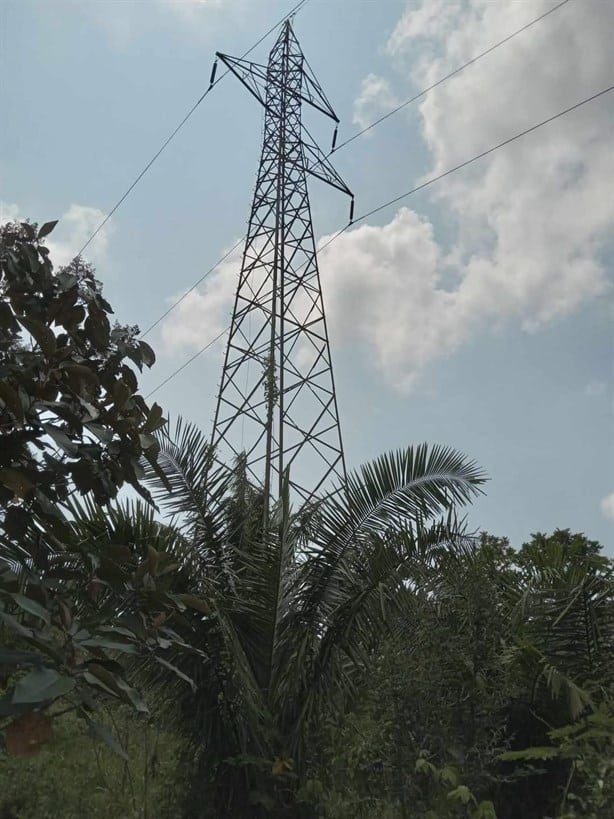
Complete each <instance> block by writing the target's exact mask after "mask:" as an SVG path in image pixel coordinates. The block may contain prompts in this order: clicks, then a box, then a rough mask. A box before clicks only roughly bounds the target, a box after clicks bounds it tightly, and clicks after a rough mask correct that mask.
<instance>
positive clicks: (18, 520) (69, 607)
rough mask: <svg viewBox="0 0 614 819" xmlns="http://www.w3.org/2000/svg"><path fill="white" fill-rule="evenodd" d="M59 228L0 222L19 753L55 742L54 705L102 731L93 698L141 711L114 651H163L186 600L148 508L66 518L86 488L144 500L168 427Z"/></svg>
mask: <svg viewBox="0 0 614 819" xmlns="http://www.w3.org/2000/svg"><path fill="white" fill-rule="evenodd" d="M54 225H55V223H54V222H49V223H47V224H45V225H43V226H42V227H41V228H40V229H38V228H37V226H36V225H32V224H29V223H27V222H24V223H21V224H9V225H5V226H4V227H3V228H2V229H1V230H0V274H1V278H0V329H1V335H0V376H1V380H0V638H1V642H0V663H1V666H2V672H1V673H2V678H1V679H0V684H2V686H3V687H4V688H6V691H5V694H4V696H3V697H2V698H1V699H0V718H15V717H17V719H14V721H13V723H11V726H10V730H9V733H8V736H9V738H11V742H12V745H13V747H14V748H21V747H23V745H24V742H25V741H26V738H27V742H28V743H29V746H30V747H31V748H34V747H36V746H38V745H39V744H40V743H41V742H42V741H43V740H44V738H46V737H47V736H48V733H49V722H48V718H47V717H46V715H45V711H46V709H48V708H49V706H50V705H51V704H52V703H54V702H55V701H56V700H58V699H60V698H63V699H67V700H68V701H69V702H71V703H72V704H73V705H74V707H76V708H78V709H79V710H80V712H81V713H82V714H83V716H84V717H85V718H86V719H87V721H88V723H89V727H90V730H91V731H92V732H93V733H94V734H96V735H97V736H98V737H99V738H101V739H108V732H107V731H106V729H105V728H104V726H102V725H100V724H99V723H98V722H97V721H95V720H94V719H93V718H92V711H93V710H94V709H95V708H96V702H97V700H98V698H99V696H100V695H105V696H111V697H114V698H116V699H121V700H123V701H125V702H128V703H130V704H131V705H132V706H133V707H134V708H135V709H136V710H137V711H139V712H145V711H146V710H147V706H146V705H145V703H144V702H143V700H142V698H141V697H140V695H139V694H138V693H137V692H136V691H135V689H134V688H133V686H131V685H130V684H129V683H128V682H127V681H126V679H125V674H124V671H123V667H122V665H121V663H120V662H119V660H120V659H121V657H122V656H124V655H133V654H134V655H141V654H147V655H150V654H155V653H156V652H158V651H160V650H162V649H163V648H164V646H166V645H168V644H170V643H169V641H170V640H171V639H173V637H172V635H169V634H163V633H162V632H161V631H160V628H159V627H158V625H157V623H159V622H161V618H166V617H167V616H168V614H169V612H170V611H171V610H173V611H178V606H179V605H180V604H178V603H177V601H176V600H174V599H172V598H171V597H170V596H169V595H168V594H167V593H166V589H167V586H168V583H169V573H170V572H171V570H172V563H171V561H170V558H169V557H168V556H167V555H164V554H158V553H157V552H156V549H155V544H156V543H157V542H158V540H159V532H160V525H159V524H158V523H157V522H155V521H154V519H153V517H152V516H151V513H149V514H148V513H147V512H145V511H143V509H142V508H140V510H139V513H138V514H136V515H135V516H132V517H131V528H130V531H127V530H125V529H124V530H122V531H121V533H120V532H119V531H117V530H116V529H114V528H113V518H112V516H111V517H109V518H107V524H108V525H107V528H106V530H105V532H103V533H98V535H97V536H96V535H93V533H92V532H91V531H88V532H84V531H83V530H81V529H79V528H78V527H77V526H76V524H75V517H76V516H78V511H79V510H78V505H75V503H76V499H77V498H78V497H79V496H86V497H88V498H92V499H94V500H95V501H96V502H97V503H98V504H107V503H108V501H110V500H111V499H113V498H115V497H116V496H117V493H118V491H119V489H120V488H121V487H122V486H123V485H125V484H129V485H130V486H132V487H133V488H134V489H135V490H136V491H137V492H138V493H139V494H140V495H142V496H143V497H144V498H145V499H147V500H149V499H150V496H149V493H148V491H147V489H146V488H145V487H144V486H143V484H142V482H141V479H142V476H143V474H144V471H143V467H142V465H141V461H144V462H146V463H149V465H150V467H151V468H152V469H154V470H155V469H158V467H157V463H156V458H157V454H158V449H159V445H158V443H157V440H156V438H155V436H154V434H153V433H154V432H155V431H156V430H159V429H160V428H161V427H162V426H163V424H164V423H165V422H164V419H163V418H162V411H161V409H160V407H159V406H157V405H156V404H154V405H153V406H151V407H149V406H148V405H147V404H146V402H145V400H144V399H143V398H142V396H141V395H140V394H139V392H138V383H137V377H136V374H135V372H134V369H133V368H134V367H136V368H137V369H138V370H142V368H143V366H147V367H149V366H151V365H152V364H153V363H154V360H155V357H154V354H153V352H152V350H151V348H150V347H149V346H148V345H147V344H146V343H145V342H142V341H139V340H138V338H137V336H138V328H135V327H132V328H131V327H122V326H120V325H117V324H116V325H115V326H113V327H112V326H111V323H110V320H109V314H111V312H112V310H111V307H110V305H109V304H108V303H107V302H106V301H105V299H104V298H103V296H102V293H101V285H100V283H99V282H98V281H97V280H96V278H95V276H94V272H93V269H92V267H91V266H90V265H88V264H86V263H85V262H84V261H83V260H82V259H80V258H77V259H75V260H73V262H71V264H70V265H68V266H67V267H64V268H62V269H61V270H59V271H58V272H57V273H56V272H54V270H53V267H52V264H51V261H50V258H49V251H48V249H47V248H46V247H45V244H44V240H45V238H46V237H47V236H48V235H49V233H50V232H51V231H52V230H53V227H54ZM144 529H146V530H147V531H146V534H145V533H144V531H143V530H144ZM141 536H144V537H146V541H147V544H148V545H149V549H148V548H147V546H146V547H145V549H143V547H142V544H141V542H140V541H139V542H138V546H137V545H136V543H135V541H136V540H137V539H138V538H140V537H141ZM130 538H132V541H131V540H130ZM181 608H184V607H183V606H181ZM33 711H36V712H37V714H38V716H32V715H31V712H33Z"/></svg>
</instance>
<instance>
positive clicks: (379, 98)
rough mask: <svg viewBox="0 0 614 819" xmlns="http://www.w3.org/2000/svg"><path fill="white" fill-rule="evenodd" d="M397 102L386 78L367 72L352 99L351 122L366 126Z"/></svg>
mask: <svg viewBox="0 0 614 819" xmlns="http://www.w3.org/2000/svg"><path fill="white" fill-rule="evenodd" d="M398 104H399V100H398V98H397V97H396V96H395V94H394V93H393V91H392V89H391V87H390V84H389V83H388V80H386V79H384V77H378V76H377V75H376V74H368V75H367V76H366V77H365V78H364V79H363V81H362V84H361V87H360V94H359V95H358V97H357V98H356V99H355V100H354V114H353V122H354V123H355V124H356V125H358V127H359V128H366V127H367V125H370V124H371V122H373V120H374V119H376V118H377V116H378V115H379V114H382V113H386V112H387V111H390V110H391V109H392V108H395V107H396V106H397V105H398Z"/></svg>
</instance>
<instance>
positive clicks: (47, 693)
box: [13, 668, 75, 704]
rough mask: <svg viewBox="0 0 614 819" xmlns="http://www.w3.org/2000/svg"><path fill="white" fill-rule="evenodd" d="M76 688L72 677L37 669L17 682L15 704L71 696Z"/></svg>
mask: <svg viewBox="0 0 614 819" xmlns="http://www.w3.org/2000/svg"><path fill="white" fill-rule="evenodd" d="M74 687H75V681H74V679H73V678H72V677H66V676H64V675H62V674H58V672H57V671H54V669H52V668H36V669H34V670H32V671H30V672H29V673H28V674H26V676H25V677H22V678H21V679H19V680H18V681H17V685H16V686H15V692H14V693H13V702H14V703H16V704H19V703H37V702H46V701H47V700H54V699H57V698H58V697H62V696H64V695H65V694H69V693H70V692H71V691H72V690H73V688H74Z"/></svg>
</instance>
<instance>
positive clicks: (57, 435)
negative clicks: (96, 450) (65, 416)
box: [42, 424, 79, 455]
mask: <svg viewBox="0 0 614 819" xmlns="http://www.w3.org/2000/svg"><path fill="white" fill-rule="evenodd" d="M42 426H43V429H44V430H45V432H46V433H47V434H48V435H50V436H51V437H52V438H53V440H54V441H55V443H56V444H57V445H58V446H59V447H60V449H61V450H63V451H64V452H65V453H66V454H67V455H76V454H77V453H78V452H79V449H78V447H77V445H76V444H75V443H74V441H71V439H70V438H69V437H68V435H67V434H66V433H65V432H64V430H62V429H60V428H59V427H56V426H54V425H53V424H43V425H42Z"/></svg>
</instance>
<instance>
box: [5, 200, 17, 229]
mask: <svg viewBox="0 0 614 819" xmlns="http://www.w3.org/2000/svg"><path fill="white" fill-rule="evenodd" d="M16 219H19V205H15V204H11V203H9V202H0V225H4V224H6V222H14V221H15V220H16Z"/></svg>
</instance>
